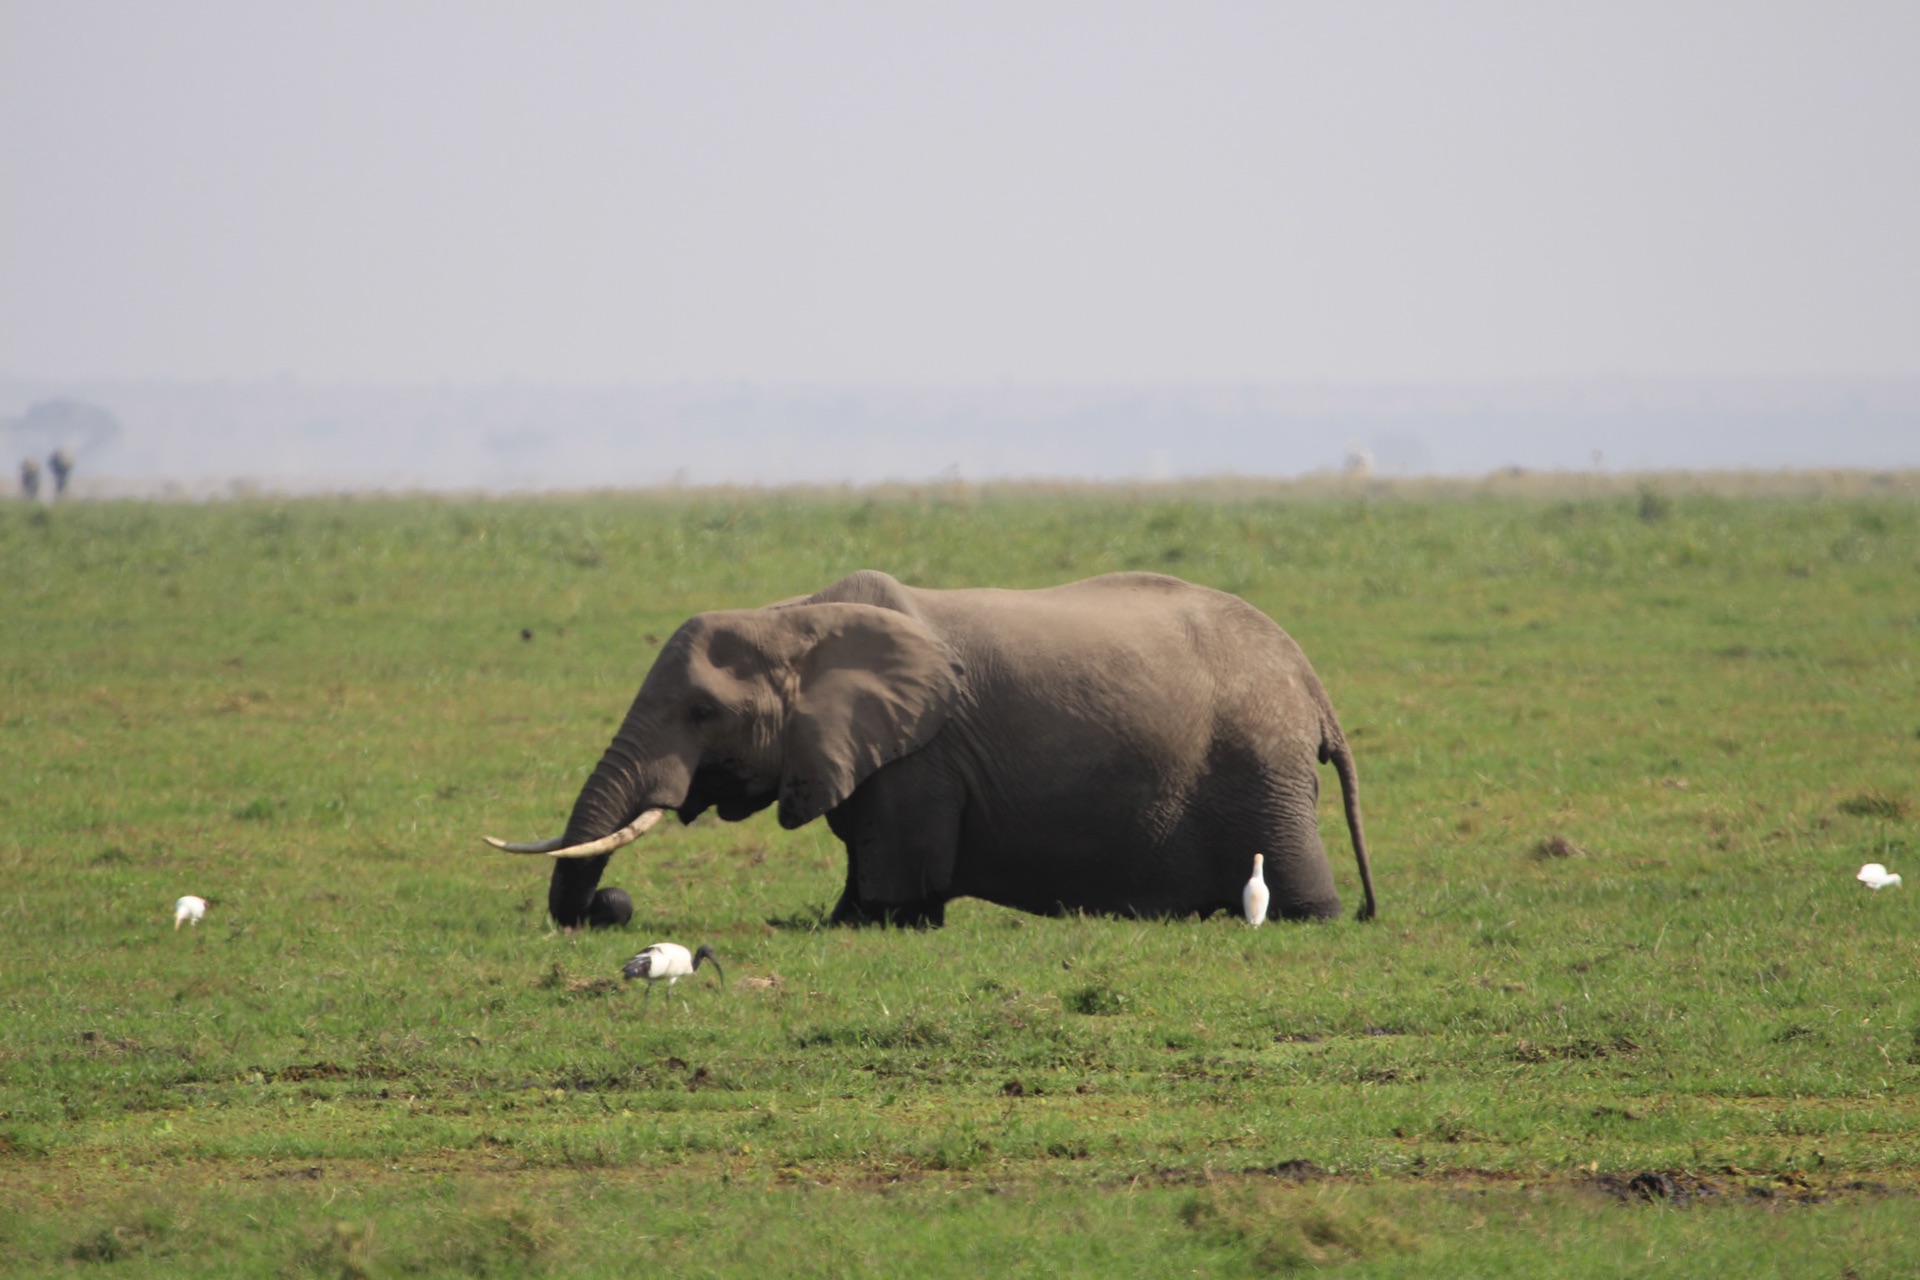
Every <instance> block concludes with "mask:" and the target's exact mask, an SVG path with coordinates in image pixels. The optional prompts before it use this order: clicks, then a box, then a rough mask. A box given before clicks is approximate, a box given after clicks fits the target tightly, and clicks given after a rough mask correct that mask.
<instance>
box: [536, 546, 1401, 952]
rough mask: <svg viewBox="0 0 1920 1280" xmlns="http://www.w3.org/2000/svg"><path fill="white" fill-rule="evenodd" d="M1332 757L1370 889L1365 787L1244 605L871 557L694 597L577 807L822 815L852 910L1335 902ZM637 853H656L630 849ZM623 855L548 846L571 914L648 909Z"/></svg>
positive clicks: (1283, 646)
mask: <svg viewBox="0 0 1920 1280" xmlns="http://www.w3.org/2000/svg"><path fill="white" fill-rule="evenodd" d="M1328 761H1332V762H1333V763H1334V764H1335V766H1336V768H1337V770H1338V772H1339V775H1340V779H1341V782H1342V788H1343V793H1344V795H1345V798H1346V816H1347V824H1348V828H1349V831H1350V832H1351V835H1352V839H1353V846H1354V853H1355V856H1356V858H1357V860H1358V863H1359V868H1360V874H1361V884H1362V886H1363V889H1364V892H1365V905H1364V906H1363V907H1362V909H1361V912H1360V915H1361V917H1362V918H1367V917H1370V916H1371V915H1372V914H1373V909H1374V901H1373V884H1372V875H1371V872H1370V871H1369V869H1368V862H1367V854H1366V842H1365V837H1364V835H1363V834H1362V831H1361V825H1360V812H1359V798H1358V782H1357V779H1356V777H1355V775H1354V770H1353V760H1352V756H1351V754H1350V753H1349V752H1348V750H1347V746H1346V742H1345V739H1344V738H1343V737H1342V736H1341V732H1340V725H1339V722H1338V721H1337V720H1336V719H1335V718H1334V713H1333V707H1332V705H1331V704H1330V703H1329V702H1328V700H1327V695H1326V692H1325V691H1324V690H1323V689H1322V688H1321V685H1320V681H1319V679H1318V678H1317V677H1316V676H1315V675H1314V672H1313V668H1312V667H1311V666H1310V665H1309V664H1308V662H1307V659H1306V655H1305V654H1303V653H1302V652H1301V651H1300V648H1299V646H1298V645H1296V644H1295V643H1294V642H1293V640H1292V639H1291V638H1290V637H1289V636H1288V635H1287V634H1286V633H1285V632H1284V631H1282V630H1281V629H1280V628H1279V627H1277V626H1275V625H1274V624H1273V622H1272V621H1270V620H1269V619H1268V618H1267V617H1266V616H1265V615H1264V614H1262V613H1260V612H1259V611H1257V610H1256V609H1254V608H1253V607H1252V606H1250V605H1248V604H1246V603H1245V602H1244V601H1242V600H1240V599H1238V598H1237V597H1234V596H1230V595H1226V594H1223V593H1221V592H1218V591H1213V590H1209V589H1207V588H1204V587H1197V586H1193V585H1191V584H1189V583H1185V582H1181V581H1179V580H1177V579H1174V578H1167V577H1161V576H1159V575H1156V574H1146V573H1118V574H1109V575H1107V576H1105V577H1100V578H1093V579H1089V580H1088V581H1085V582H1076V583H1072V584H1070V585H1067V586H1061V587H1053V588H1049V589H1046V590H1041V591H1001V590H965V591H930V590H920V589H916V588H912V587H906V586H902V585H901V584H900V583H899V582H897V581H895V580H894V579H893V578H891V577H889V576H887V575H886V574H884V573H876V572H872V571H863V572H860V573H855V574H852V575H850V576H849V577H846V578H843V579H841V580H840V581H839V582H836V583H834V584H833V585H832V586H830V587H827V588H826V589H825V590H823V591H820V592H818V593H817V594H815V595H812V596H807V597H805V598H803V599H796V600H789V601H782V602H781V603H779V604H775V605H770V606H767V607H766V608H762V609H744V610H737V611H729V612H719V613H703V614H700V615H698V616H696V617H694V618H692V619H690V620H688V621H687V622H686V623H685V624H684V625H683V626H682V627H681V628H680V629H679V630H678V631H677V632H675V633H674V635H673V638H672V639H670V640H669V641H668V642H667V643H666V645H665V646H664V647H663V648H662V650H661V652H660V656H659V658H658V660H657V661H656V662H655V663H654V665H653V669H652V671H650V672H649V673H648V675H647V678H646V681H645V683H644V684H642V685H641V688H640V693H639V696H638V697H636V698H635V699H634V702H633V706H632V708H631V709H630V710H629V711H628V712H627V716H626V719H625V721H624V722H623V723H622V724H621V726H620V730H619V732H618V733H617V734H615V736H614V739H613V742H612V743H611V745H609V746H608V747H607V750H606V753H605V755H604V756H603V757H602V758H601V760H600V764H599V766H598V767H597V768H596V769H595V770H594V771H593V776H592V777H591V778H589V779H588V781H587V784H586V786H585V787H584V788H583V789H582V791H581V793H580V796H579V799H578V800H577V801H576V802H575V803H574V807H573V814H572V817H571V818H570V819H569V820H568V823H567V829H566V833H565V837H564V838H565V841H566V843H567V844H569V845H572V844H578V843H581V842H584V841H588V840H593V839H597V838H599V837H601V836H604V835H606V834H608V833H609V832H612V831H615V830H617V829H619V828H620V827H622V826H624V825H625V824H626V823H628V822H629V821H631V820H632V819H633V818H635V817H636V816H637V815H638V814H640V813H641V812H642V811H644V810H646V809H649V808H656V807H658V808H667V809H673V810H676V811H677V812H678V813H679V816H680V818H681V820H682V821H683V822H691V821H692V820H693V819H694V818H696V817H698V816H699V815H700V814H701V813H703V812H705V811H706V810H707V809H709V808H712V809H714V810H716V811H717V812H718V813H719V815H720V817H721V818H723V819H726V820H728V821H738V820H740V819H742V818H745V817H747V816H748V815H749V814H752V813H754V812H757V811H758V810H760V809H763V808H765V807H766V806H768V805H771V804H777V805H778V806H779V808H778V813H779V819H780V824H781V825H782V826H783V827H787V828H793V827H798V826H801V825H803V824H805V823H808V822H811V821H813V820H814V819H815V818H818V817H821V816H825V818H826V819H827V824H828V826H829V827H831V828H832V830H833V833H834V834H835V835H836V836H838V837H839V838H840V839H841V841H842V842H843V843H844V844H845V845H846V847H847V883H846V888H845V891H844V892H843V893H842V894H841V895H840V901H839V903H838V905H836V906H835V907H834V910H833V920H834V922H835V923H847V924H852V923H864V922H870V921H892V922H895V923H903V924H939V923H941V921H942V918H943V914H944V911H945V907H946V904H947V903H948V902H949V901H950V900H952V899H954V898H957V897H962V896H972V897H977V898H984V899H986V900H988V901H990V902H997V903H1000V904H1002V905H1005V906H1009V907H1015V908H1019V909H1021V910H1024V911H1033V912H1039V913H1042V914H1054V913H1059V912H1062V911H1074V910H1079V911H1089V912H1099V913H1113V914H1121V915H1145V916H1165V915H1184V914H1189V913H1199V914H1202V915H1205V914H1209V913H1211V912H1214V911H1238V910H1239V905H1240V895H1241V890H1242V889H1243V888H1244V887H1245V885H1246V882H1247V877H1248V875H1249V874H1250V873H1251V871H1252V868H1253V855H1254V854H1256V853H1261V854H1265V855H1266V880H1267V884H1268V886H1269V887H1270V888H1271V890H1272V892H1273V903H1272V907H1271V911H1272V913H1273V914H1276V915H1279V916H1282V917H1286V918H1289V919H1301V918H1322V917H1329V916H1334V915H1337V914H1339V911H1340V897H1339V894H1338V893H1337V892H1336V891H1335V889H1334V883H1333V875H1332V871H1331V869H1330V868H1329V866H1328V864H1327V856H1326V853H1325V852H1324V850H1323V849H1322V848H1321V844H1320V833H1319V827H1318V823H1317V822H1316V820H1315V812H1314V807H1315V801H1316V799H1317V798H1318V795H1319V789H1320V784H1319V775H1318V771H1317V770H1316V768H1315V765H1316V763H1325V762H1328ZM637 847H641V848H644V847H643V846H637ZM608 856H610V855H603V856H600V857H594V858H581V859H563V860H561V861H559V862H556V863H555V864H554V870H553V880H552V883H551V885H550V886H549V890H548V899H547V902H548V909H549V910H550V911H551V912H552V914H553V917H554V919H555V920H556V921H557V922H558V923H560V924H561V925H563V926H572V925H579V924H614V923H621V922H623V921H624V919H625V916H626V915H628V914H630V913H631V910H632V907H631V904H630V902H628V901H627V895H626V894H625V893H624V892H622V891H620V890H617V889H600V890H598V892H596V890H595V886H596V885H597V884H598V883H599V880H600V875H601V871H602V869H603V868H604V867H605V865H606V863H607V858H608Z"/></svg>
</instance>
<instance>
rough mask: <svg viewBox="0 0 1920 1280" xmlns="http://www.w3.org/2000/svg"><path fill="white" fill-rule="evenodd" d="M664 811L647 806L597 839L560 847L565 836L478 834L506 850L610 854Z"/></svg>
mask: <svg viewBox="0 0 1920 1280" xmlns="http://www.w3.org/2000/svg"><path fill="white" fill-rule="evenodd" d="M666 814H667V811H666V810H665V809H648V810H646V811H644V812H643V813H641V815H640V816H639V817H637V818H635V819H634V820H633V821H632V822H629V823H628V824H627V825H626V826H624V827H622V828H620V829H619V830H618V831H616V832H614V833H613V834H612V835H610V836H601V837H600V838H599V839H598V840H589V841H587V842H586V843H585V844H576V845H568V846H566V847H562V846H563V842H564V839H565V837H562V836H556V837H554V838H553V839H551V840H537V841H529V842H526V843H515V842H512V841H508V840H496V839H495V838H494V837H492V836H482V837H481V839H483V840H485V841H486V842H487V843H488V844H490V845H492V846H493V847H494V848H496V849H500V850H503V851H504V852H507V853H544V854H546V855H547V856H548V857H549V858H593V857H598V856H599V855H600V854H603V853H612V852H613V851H614V850H615V849H618V848H621V847H623V846H625V845H630V844H632V843H633V842H634V841H635V840H638V839H639V838H640V837H641V836H643V835H645V834H646V833H647V832H648V831H649V830H650V829H651V828H652V827H653V824H654V823H656V822H658V821H660V819H662V818H664V817H665V816H666Z"/></svg>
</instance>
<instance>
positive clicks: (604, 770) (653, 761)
mask: <svg viewBox="0 0 1920 1280" xmlns="http://www.w3.org/2000/svg"><path fill="white" fill-rule="evenodd" d="M643 734H644V730H643V729H642V728H641V727H640V726H637V725H636V724H635V723H634V718H633V716H631V715H629V717H628V722H627V723H626V724H624V725H622V726H621V728H620V732H619V733H618V734H617V735H615V737H614V740H613V741H612V743H610V744H609V745H608V747H607V750H606V752H605V754H603V755H602V756H601V757H600V763H599V764H598V765H597V766H595V768H594V771H593V776H592V777H590V778H588V779H587V784H586V785H585V786H584V787H582V788H581V789H580V795H579V798H578V799H576V800H575V801H574V802H573V813H572V815H571V816H570V817H569V818H568V819H567V829H566V831H565V832H564V833H562V835H561V837H560V847H561V849H562V850H565V849H571V848H574V847H577V846H580V845H587V844H591V843H593V842H598V841H602V840H607V838H608V837H613V839H612V840H607V842H608V843H609V844H610V845H612V846H613V847H618V845H620V844H624V843H627V842H628V841H630V840H632V839H635V838H637V837H638V836H639V835H640V833H641V832H643V831H645V830H646V829H647V828H648V827H649V826H651V825H653V822H654V821H657V820H658V818H659V816H660V815H661V813H662V812H663V811H664V810H666V809H670V808H674V807H676V806H678V804H679V803H680V801H681V800H682V799H683V798H684V797H685V795H686V792H687V786H688V784H689V782H690V781H691V779H692V770H691V769H690V768H689V767H688V766H687V765H686V764H685V763H683V762H682V761H681V760H680V759H679V758H678V757H677V756H676V755H667V756H665V757H653V758H648V757H647V756H646V755H644V754H643V753H642V752H641V751H640V750H638V749H637V747H636V745H635V744H636V743H637V742H638V741H640V740H641V739H642V737H643ZM643 762H644V763H643ZM609 856H611V849H609V851H608V852H607V853H599V854H595V855H593V856H590V857H579V856H574V857H562V858H559V859H557V860H556V861H555V862H554V864H553V878H552V880H550V881H549V882H548V884H547V911H548V912H549V913H550V914H551V915H552V916H553V919H554V922H555V923H557V924H559V925H560V926H561V927H562V928H572V927H575V926H578V925H581V924H605V923H615V922H614V921H612V920H603V919H601V918H600V916H602V915H605V914H606V904H605V903H603V902H602V901H601V899H604V898H606V897H607V896H608V895H609V894H610V893H611V892H613V891H611V890H609V891H603V892H601V893H600V894H598V895H596V894H595V892H594V890H595V889H596V887H597V886H598V885H599V883H600V875H601V873H602V872H603V871H605V869H606V866H607V859H608V857H609ZM622 898H623V899H624V895H622Z"/></svg>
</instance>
